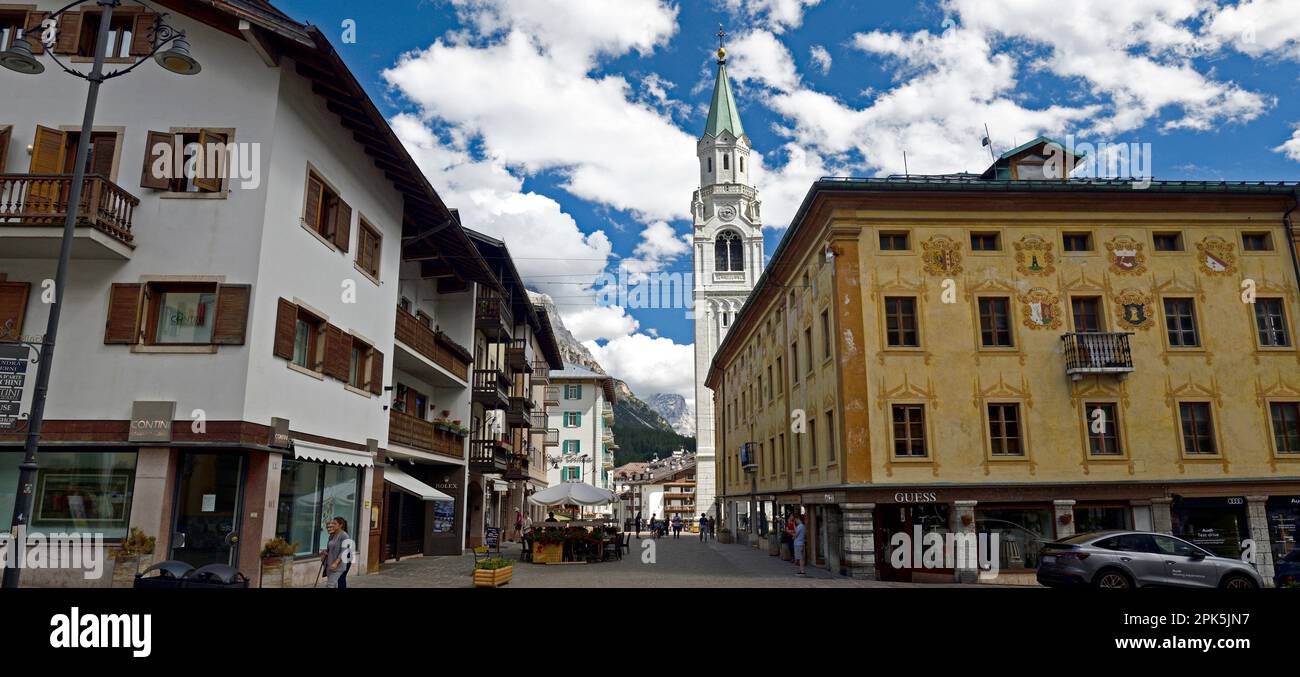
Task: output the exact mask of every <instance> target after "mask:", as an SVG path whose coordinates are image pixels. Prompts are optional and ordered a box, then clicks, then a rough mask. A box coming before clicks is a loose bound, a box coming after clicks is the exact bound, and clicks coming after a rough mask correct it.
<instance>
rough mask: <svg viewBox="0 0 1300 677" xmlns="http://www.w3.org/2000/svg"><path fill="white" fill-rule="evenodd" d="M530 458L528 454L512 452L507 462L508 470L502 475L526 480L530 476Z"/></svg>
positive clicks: (511, 478) (507, 477)
mask: <svg viewBox="0 0 1300 677" xmlns="http://www.w3.org/2000/svg"><path fill="white" fill-rule="evenodd" d="M528 467H529V460H528V456H527V455H526V454H511V455H510V458H509V460H508V461H507V462H506V471H505V474H504V475H502V476H503V477H504V478H505V479H508V480H526V479H528V477H529V472H528Z"/></svg>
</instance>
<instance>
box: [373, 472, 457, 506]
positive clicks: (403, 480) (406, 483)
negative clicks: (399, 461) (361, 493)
mask: <svg viewBox="0 0 1300 677" xmlns="http://www.w3.org/2000/svg"><path fill="white" fill-rule="evenodd" d="M384 481H385V482H389V483H391V484H392V485H393V486H395V487H397V488H398V489H401V490H402V491H405V492H406V493H408V494H410V495H412V496H415V497H417V498H419V499H420V500H424V501H455V500H456V499H454V498H452V497H450V496H448V495H447V494H444V493H442V492H441V491H438V490H437V489H434V488H433V487H431V486H429V485H427V484H425V483H424V482H421V481H420V480H417V479H415V478H414V477H411V476H410V475H407V474H406V473H404V472H402V471H401V470H398V469H397V468H396V467H394V466H391V465H390V466H388V467H386V468H384Z"/></svg>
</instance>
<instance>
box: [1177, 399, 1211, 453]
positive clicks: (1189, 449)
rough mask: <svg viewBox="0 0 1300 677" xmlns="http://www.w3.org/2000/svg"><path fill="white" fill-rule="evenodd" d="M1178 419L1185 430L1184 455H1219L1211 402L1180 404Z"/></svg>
mask: <svg viewBox="0 0 1300 677" xmlns="http://www.w3.org/2000/svg"><path fill="white" fill-rule="evenodd" d="M1178 419H1179V421H1180V423H1181V425H1182V430H1183V453H1186V454H1208V455H1213V454H1217V453H1218V446H1217V445H1216V444H1215V441H1214V421H1213V418H1212V417H1211V415H1210V403H1209V402H1180V403H1179V404H1178Z"/></svg>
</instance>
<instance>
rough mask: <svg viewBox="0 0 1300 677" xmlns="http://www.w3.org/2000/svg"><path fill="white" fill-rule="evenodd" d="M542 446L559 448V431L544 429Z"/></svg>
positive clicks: (557, 429)
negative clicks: (544, 434)
mask: <svg viewBox="0 0 1300 677" xmlns="http://www.w3.org/2000/svg"><path fill="white" fill-rule="evenodd" d="M542 445H543V446H547V447H558V446H560V429H559V428H547V429H546V439H545V440H543V441H542Z"/></svg>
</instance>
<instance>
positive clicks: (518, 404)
mask: <svg viewBox="0 0 1300 677" xmlns="http://www.w3.org/2000/svg"><path fill="white" fill-rule="evenodd" d="M532 413H533V401H532V400H531V399H529V398H527V397H511V398H510V407H509V408H508V409H506V425H508V426H510V427H511V428H530V427H532V425H533V422H532Z"/></svg>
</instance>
